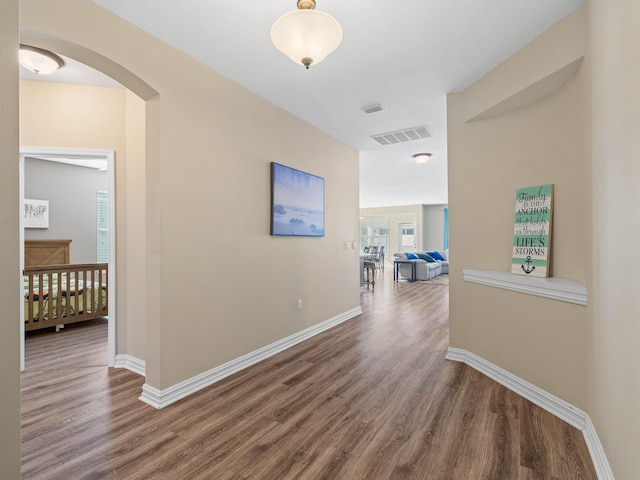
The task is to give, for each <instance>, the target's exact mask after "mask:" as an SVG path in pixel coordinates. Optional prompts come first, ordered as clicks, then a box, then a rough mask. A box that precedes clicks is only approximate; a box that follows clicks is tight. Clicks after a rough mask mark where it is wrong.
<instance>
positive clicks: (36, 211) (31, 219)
mask: <svg viewBox="0 0 640 480" xmlns="http://www.w3.org/2000/svg"><path fill="white" fill-rule="evenodd" d="M23 219H24V228H49V200H33V199H27V198H25V199H24V209H23Z"/></svg>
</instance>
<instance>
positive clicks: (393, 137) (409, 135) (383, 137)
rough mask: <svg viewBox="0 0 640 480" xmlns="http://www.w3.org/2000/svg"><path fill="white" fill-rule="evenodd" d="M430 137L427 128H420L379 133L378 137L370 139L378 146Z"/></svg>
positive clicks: (374, 136)
mask: <svg viewBox="0 0 640 480" xmlns="http://www.w3.org/2000/svg"><path fill="white" fill-rule="evenodd" d="M430 136H431V134H430V133H429V130H427V127H424V126H422V127H414V128H407V129H404V130H398V131H397V132H389V133H381V134H380V135H373V136H372V137H371V138H373V139H374V140H375V141H376V142H378V143H379V144H380V145H393V144H395V143H401V142H410V141H412V140H420V139H421V138H429V137H430Z"/></svg>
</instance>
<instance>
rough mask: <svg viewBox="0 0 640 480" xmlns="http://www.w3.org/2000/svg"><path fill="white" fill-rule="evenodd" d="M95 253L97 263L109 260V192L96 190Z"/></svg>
mask: <svg viewBox="0 0 640 480" xmlns="http://www.w3.org/2000/svg"><path fill="white" fill-rule="evenodd" d="M96 225H97V234H96V239H97V255H96V261H97V262H98V263H107V262H108V261H109V192H106V191H104V190H98V192H97V197H96Z"/></svg>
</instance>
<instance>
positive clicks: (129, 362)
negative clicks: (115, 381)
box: [113, 355, 146, 377]
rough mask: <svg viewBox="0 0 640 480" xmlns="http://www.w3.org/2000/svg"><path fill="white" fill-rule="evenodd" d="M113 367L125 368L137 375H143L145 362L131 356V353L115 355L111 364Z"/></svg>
mask: <svg viewBox="0 0 640 480" xmlns="http://www.w3.org/2000/svg"><path fill="white" fill-rule="evenodd" d="M113 367H114V368H126V369H127V370H130V371H132V372H133V373H137V374H138V375H141V376H143V377H144V376H145V368H146V363H145V361H144V360H140V359H139V358H136V357H133V356H131V355H116V361H115V363H114V365H113Z"/></svg>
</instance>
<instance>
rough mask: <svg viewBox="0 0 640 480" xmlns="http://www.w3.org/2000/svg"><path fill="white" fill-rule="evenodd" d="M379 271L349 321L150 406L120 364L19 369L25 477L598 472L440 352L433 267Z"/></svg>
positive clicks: (443, 335) (572, 434) (521, 404)
mask: <svg viewBox="0 0 640 480" xmlns="http://www.w3.org/2000/svg"><path fill="white" fill-rule="evenodd" d="M392 277H393V275H392V271H390V270H389V269H387V270H386V272H385V274H384V275H382V276H380V277H379V279H378V282H377V283H376V285H375V290H370V289H368V290H365V291H364V292H362V293H361V303H362V309H363V312H364V313H363V314H362V315H360V316H358V317H356V318H354V319H352V320H349V321H347V322H345V323H343V324H341V325H339V326H337V327H335V328H333V329H331V330H329V331H327V332H324V333H322V334H320V335H317V336H316V337H314V338H312V339H310V340H307V341H305V342H303V343H301V344H298V345H296V346H294V347H292V348H290V349H289V350H287V351H285V352H282V353H280V354H277V355H275V356H273V357H271V358H270V359H268V360H265V361H263V362H261V363H259V364H257V365H254V366H252V367H250V368H248V369H246V370H244V371H242V372H240V373H238V374H236V375H233V376H231V377H229V378H227V379H225V380H223V381H220V382H219V383H217V384H215V385H214V386H212V387H209V388H207V389H205V390H203V391H200V392H198V393H196V394H194V395H192V396H190V397H188V398H186V399H184V400H181V401H179V402H177V403H175V404H173V405H170V406H169V407H167V408H165V409H163V410H154V409H153V408H151V407H150V406H148V405H146V404H144V403H142V402H140V401H139V400H138V399H137V398H138V396H139V395H140V392H141V387H142V384H143V381H144V379H143V378H141V377H139V376H138V375H135V374H133V373H131V372H129V371H127V370H121V369H107V368H105V367H102V366H93V365H92V363H93V362H88V363H86V364H85V363H83V362H82V361H80V362H79V364H78V365H76V366H70V365H64V366H61V367H60V368H55V369H51V368H50V366H49V367H46V368H45V366H46V362H45V363H41V364H40V365H41V367H40V368H30V367H29V365H28V368H27V370H26V371H25V372H24V373H23V375H22V404H23V412H22V444H23V479H61V478H64V479H65V480H75V479H88V478H94V479H97V478H100V479H102V478H119V479H127V480H129V479H157V478H163V479H176V480H183V479H190V480H194V479H216V480H224V479H247V478H249V479H260V480H272V479H284V478H287V479H331V480H337V479H345V480H347V479H348V480H355V479H358V480H359V479H364V478H370V479H374V480H378V479H380V480H382V479H429V480H432V479H434V480H438V479H445V478H447V479H451V478H453V479H464V480H469V479H481V478H490V479H494V480H496V479H505V480H514V479H534V478H535V479H550V480H553V479H556V480H560V479H562V480H565V479H570V478H581V479H586V480H591V479H595V478H596V475H595V472H594V471H593V467H592V464H591V460H590V458H589V454H588V452H587V449H586V445H585V443H584V440H583V437H582V434H581V432H579V431H577V430H576V429H574V428H573V427H571V426H569V425H567V424H566V423H564V422H563V421H561V420H559V419H557V418H555V417H554V416H552V415H550V414H548V413H547V412H545V411H543V410H542V409H540V408H538V407H536V406H535V405H533V404H531V403H530V402H528V401H527V400H524V399H523V398H521V397H519V396H518V395H516V394H514V393H512V392H511V391H509V390H507V389H506V388H504V387H502V386H500V385H499V384H497V383H495V382H493V381H492V380H490V379H488V378H487V377H485V376H483V375H482V374H480V373H478V372H476V371H475V370H473V369H472V368H470V367H468V366H466V365H464V364H458V363H455V362H450V361H447V360H445V359H444V357H445V353H446V349H447V345H448V286H447V283H448V277H447V276H442V277H438V279H436V280H438V281H437V282H436V281H433V282H414V283H407V282H397V283H396V282H393V278H392ZM98 327H99V326H98ZM67 333H74V332H71V331H69V332H62V334H67ZM104 335H106V331H105V332H104ZM85 338H86V337H85ZM96 341H98V342H99V341H100V340H99V339H97V340H96ZM28 342H29V340H28ZM86 346H87V348H89V349H91V347H90V345H86ZM30 347H31V345H29V344H28V346H27V348H28V349H30ZM57 354H58V355H60V354H61V353H60V351H58V352H57Z"/></svg>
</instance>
